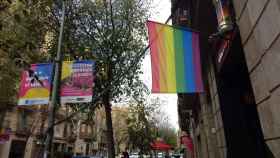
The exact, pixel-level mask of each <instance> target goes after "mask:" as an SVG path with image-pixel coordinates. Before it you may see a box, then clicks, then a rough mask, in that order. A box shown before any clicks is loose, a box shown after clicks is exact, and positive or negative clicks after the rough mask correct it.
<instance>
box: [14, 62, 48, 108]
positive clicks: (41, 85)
mask: <svg viewBox="0 0 280 158" xmlns="http://www.w3.org/2000/svg"><path fill="white" fill-rule="evenodd" d="M52 70H53V66H52V64H32V65H31V68H30V69H29V70H26V71H23V72H22V75H21V82H20V89H19V100H18V105H43V104H48V103H49V96H50V89H51V80H52Z"/></svg>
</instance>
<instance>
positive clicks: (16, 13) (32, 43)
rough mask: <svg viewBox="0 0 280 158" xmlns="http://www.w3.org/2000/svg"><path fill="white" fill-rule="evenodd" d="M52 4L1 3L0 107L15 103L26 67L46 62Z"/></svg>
mask: <svg viewBox="0 0 280 158" xmlns="http://www.w3.org/2000/svg"><path fill="white" fill-rule="evenodd" d="M51 3H52V1H51V0H40V1H28V2H27V1H20V0H15V1H10V0H4V1H1V4H0V8H1V12H0V73H1V77H0V103H15V101H16V94H17V90H18V84H19V74H20V70H21V69H20V68H21V67H22V66H23V63H33V62H40V61H43V60H44V59H45V58H46V57H47V54H46V53H43V52H44V51H43V50H44V47H43V46H44V45H43V44H44V43H45V35H46V32H47V31H48V26H49V25H48V24H49V13H50V5H51Z"/></svg>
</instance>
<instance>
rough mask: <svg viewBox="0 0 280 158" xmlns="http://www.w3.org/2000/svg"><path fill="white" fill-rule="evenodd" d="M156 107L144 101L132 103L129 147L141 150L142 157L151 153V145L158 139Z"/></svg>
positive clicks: (128, 121) (128, 122)
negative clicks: (155, 120)
mask: <svg viewBox="0 0 280 158" xmlns="http://www.w3.org/2000/svg"><path fill="white" fill-rule="evenodd" d="M155 110H156V109H155V107H152V106H147V104H145V103H144V102H143V101H140V102H136V103H132V104H131V105H130V112H129V115H128V118H127V125H128V138H129V147H130V148H131V149H132V150H139V152H140V155H142V154H147V153H149V152H150V143H151V142H152V141H153V140H154V139H155V138H156V128H154V127H155V126H154V123H155V122H154V120H153V117H152V115H153V113H154V112H155Z"/></svg>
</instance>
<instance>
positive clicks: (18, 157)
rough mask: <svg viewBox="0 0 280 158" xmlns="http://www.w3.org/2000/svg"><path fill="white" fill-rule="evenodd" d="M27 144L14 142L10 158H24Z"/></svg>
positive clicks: (18, 141)
mask: <svg viewBox="0 0 280 158" xmlns="http://www.w3.org/2000/svg"><path fill="white" fill-rule="evenodd" d="M25 146H26V142H25V141H20V140H13V141H12V144H11V149H10V154H9V158H24V153H25V152H24V151H25Z"/></svg>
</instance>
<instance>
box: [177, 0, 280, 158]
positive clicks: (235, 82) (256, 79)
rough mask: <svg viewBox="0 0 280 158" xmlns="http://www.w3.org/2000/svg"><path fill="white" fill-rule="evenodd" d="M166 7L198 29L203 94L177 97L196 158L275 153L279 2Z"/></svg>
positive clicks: (190, 1)
mask: <svg viewBox="0 0 280 158" xmlns="http://www.w3.org/2000/svg"><path fill="white" fill-rule="evenodd" d="M226 3H228V4H229V5H228V7H227V8H226V7H225V8H224V9H223V13H224V14H221V10H219V12H217V14H216V8H217V7H219V6H220V4H222V6H223V5H225V4H226ZM215 7H216V8H215ZM172 13H173V17H172V18H173V20H172V21H173V25H180V26H186V27H191V28H192V29H195V30H198V31H199V33H200V49H201V56H202V57H201V60H202V69H203V70H202V72H203V80H204V86H205V93H203V94H179V95H178V96H179V101H178V107H179V110H178V114H179V123H180V128H181V130H183V131H187V132H188V133H189V134H191V135H192V138H193V141H194V144H195V157H196V158H243V157H244V158H247V157H254V158H264V157H265V158H266V157H275V158H276V157H280V153H279V148H280V139H279V138H280V132H279V130H280V126H279V123H280V117H279V112H280V108H279V104H280V100H279V94H280V89H279V83H280V76H279V74H280V73H279V68H280V58H279V57H280V56H279V55H280V52H279V50H280V42H279V41H280V38H279V37H280V3H279V1H277V0H262V1H258V0H213V1H212V0H203V1H202V0H187V1H184V0H172ZM217 15H218V16H219V17H218V18H217ZM222 15H225V16H226V15H229V16H226V18H225V19H226V20H225V21H227V20H228V19H231V22H232V23H231V24H232V25H231V26H229V27H226V25H227V24H230V22H229V23H228V22H225V21H223V18H224V17H223V16H222ZM224 22H225V23H224Z"/></svg>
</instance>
